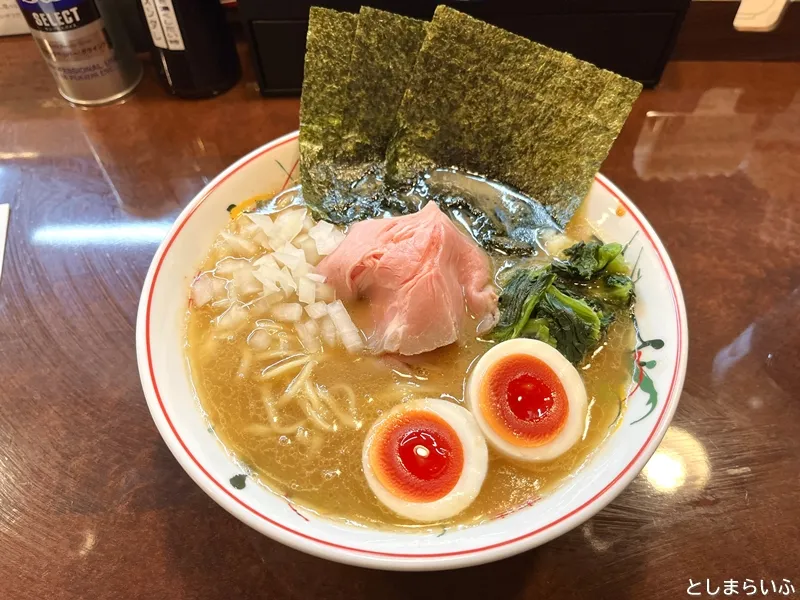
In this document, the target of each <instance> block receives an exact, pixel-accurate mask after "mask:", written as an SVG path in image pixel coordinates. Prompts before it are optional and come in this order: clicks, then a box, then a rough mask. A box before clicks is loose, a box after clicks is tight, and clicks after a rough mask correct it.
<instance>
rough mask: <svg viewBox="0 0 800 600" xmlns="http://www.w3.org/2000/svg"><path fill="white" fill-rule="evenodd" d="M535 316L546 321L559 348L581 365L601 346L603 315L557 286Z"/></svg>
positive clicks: (552, 287) (540, 304)
mask: <svg viewBox="0 0 800 600" xmlns="http://www.w3.org/2000/svg"><path fill="white" fill-rule="evenodd" d="M536 315H537V317H538V318H542V319H544V320H545V322H546V323H547V327H548V330H549V333H550V335H551V336H552V337H553V338H554V339H555V340H556V348H558V351H559V352H561V354H563V355H564V356H566V357H567V360H569V361H570V362H572V363H579V362H580V361H581V360H583V357H584V356H586V355H587V354H588V353H589V352H590V351H592V350H593V349H594V348H596V347H597V346H598V344H599V343H600V335H601V323H600V314H598V313H597V312H595V311H594V310H593V309H592V307H590V306H589V305H588V304H587V303H586V302H585V301H583V300H581V299H579V298H573V297H571V296H567V295H566V294H564V293H563V292H561V291H560V290H559V289H558V288H556V287H554V286H551V287H550V289H548V290H547V293H546V294H545V295H544V297H543V298H542V301H541V303H539V305H538V306H537V311H536Z"/></svg>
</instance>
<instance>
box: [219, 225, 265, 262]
mask: <svg viewBox="0 0 800 600" xmlns="http://www.w3.org/2000/svg"><path fill="white" fill-rule="evenodd" d="M220 236H221V237H222V239H223V240H225V244H227V246H228V248H230V249H231V251H232V252H235V253H237V254H240V255H242V256H247V257H250V256H253V254H255V253H256V252H258V246H256V245H255V244H254V243H253V242H251V241H250V240H248V239H247V238H245V237H242V236H238V235H233V234H232V233H229V232H227V231H222V232H220Z"/></svg>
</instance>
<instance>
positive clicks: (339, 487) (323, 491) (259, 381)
mask: <svg viewBox="0 0 800 600" xmlns="http://www.w3.org/2000/svg"><path fill="white" fill-rule="evenodd" d="M581 218H582V217H576V219H581ZM587 229H588V228H587V226H586V224H585V223H576V225H575V226H573V227H572V232H573V234H577V233H580V234H582V237H583V234H584V233H585V231H586V230H587ZM576 237H577V235H576ZM239 256H241V254H240V255H239ZM223 257H224V252H221V251H220V249H219V248H216V247H215V248H212V250H211V252H210V254H209V256H208V257H206V259H205V261H204V262H203V264H202V266H201V270H203V271H207V270H212V269H213V268H214V266H215V265H216V264H217V263H218V261H219V260H220V259H221V258H223ZM541 257H545V258H546V255H545V253H544V252H542V250H541V249H540V258H541ZM498 266H499V265H498ZM346 307H347V309H348V311H349V312H350V314H351V315H352V317H353V320H354V321H355V322H356V324H357V325H359V326H360V327H361V328H362V329H363V330H365V331H366V332H369V330H370V327H371V318H370V315H369V307H368V306H367V305H366V303H364V302H354V303H349V304H346ZM219 314H220V310H219V309H218V308H214V307H213V306H211V305H206V306H204V307H202V308H190V309H189V311H188V313H187V339H186V353H187V358H188V363H189V366H190V370H191V374H192V379H193V381H194V384H195V387H196V390H197V395H198V398H199V401H200V403H201V405H202V407H203V409H204V410H205V412H206V414H207V418H208V420H209V422H210V424H211V426H212V427H213V431H214V433H215V434H216V436H217V437H218V438H219V439H220V440H221V442H222V443H223V444H224V445H225V446H226V447H227V448H228V449H229V450H230V451H232V452H233V453H234V454H235V455H236V457H237V458H238V459H239V460H240V461H241V462H242V463H243V464H245V465H247V466H248V467H249V468H251V469H252V471H253V474H256V475H257V476H258V478H259V479H260V481H261V482H262V483H263V484H264V485H266V486H268V487H269V488H271V489H272V490H274V491H276V492H278V493H280V494H283V495H285V496H286V497H287V498H289V499H290V500H291V501H292V502H293V503H295V504H297V505H299V506H301V507H304V508H305V509H307V510H313V511H315V512H317V513H320V514H323V515H326V516H329V517H332V518H337V519H344V520H347V521H350V522H354V523H359V524H365V525H370V526H381V527H386V526H389V527H392V526H394V527H423V528H427V527H431V526H432V525H431V524H426V525H418V524H414V523H411V522H409V521H405V520H404V519H402V518H400V517H398V516H396V515H395V514H393V513H392V512H390V511H389V510H388V509H386V508H384V507H383V506H382V505H381V504H379V502H378V501H377V500H376V499H375V497H374V495H373V494H372V492H371V491H370V489H369V488H368V486H367V483H366V480H365V478H364V475H363V472H362V467H361V450H362V444H363V441H364V438H365V436H366V433H367V431H368V429H369V427H370V426H371V424H372V423H373V422H374V421H375V420H376V419H377V418H378V417H379V416H380V415H381V414H382V413H383V412H385V411H387V410H389V409H390V408H391V407H393V406H394V405H396V404H397V403H399V402H402V401H404V400H406V399H409V398H421V397H441V398H445V399H449V400H451V401H453V402H457V403H459V404H461V405H463V389H464V382H465V379H466V376H467V374H468V372H469V369H470V366H471V365H472V363H473V362H474V361H475V359H476V358H477V357H479V356H480V355H481V354H482V353H483V352H485V351H486V349H487V348H488V347H489V343H487V342H483V341H480V340H477V339H475V337H474V334H468V335H465V336H463V338H462V339H463V341H462V342H460V343H457V344H453V345H451V346H448V347H445V348H440V349H439V350H437V351H434V352H432V353H429V354H427V355H424V356H420V357H413V359H411V360H409V361H407V362H410V363H411V364H406V363H402V362H398V361H395V360H392V359H388V360H387V359H382V358H379V357H374V356H369V355H366V354H362V355H353V354H349V353H348V352H347V351H346V350H345V349H344V348H342V347H338V348H335V349H330V348H326V349H325V350H324V351H323V352H322V353H319V354H318V355H317V356H316V357H315V358H314V361H315V362H316V363H317V364H316V365H315V366H314V369H313V375H312V376H313V381H314V384H315V385H316V386H318V387H319V388H321V389H323V390H327V391H328V392H329V393H331V394H333V395H334V396H336V397H338V398H340V399H343V398H344V397H345V396H346V394H347V390H346V388H347V387H349V388H350V389H351V390H352V392H353V393H354V394H355V398H356V402H355V419H356V420H357V423H358V425H360V426H359V427H352V426H346V425H343V424H342V423H341V422H340V421H337V419H336V417H335V415H333V414H331V413H330V412H328V415H327V416H328V418H329V420H330V421H331V422H333V423H334V424H335V425H334V428H333V429H332V430H330V431H322V430H321V429H320V428H319V427H316V426H315V425H314V424H313V423H310V422H309V421H308V418H307V417H306V415H305V414H304V413H303V411H301V410H300V408H299V407H298V406H297V405H296V403H292V402H286V403H284V404H283V405H282V406H279V404H280V400H279V399H280V398H281V396H282V395H283V393H284V391H285V390H286V388H287V387H288V386H289V384H290V383H291V382H292V380H293V379H294V378H295V376H296V375H297V370H292V371H290V372H287V373H286V374H284V375H281V376H278V377H274V378H271V379H267V380H264V379H263V377H262V372H263V371H264V370H265V369H267V370H269V369H268V367H270V365H272V364H273V363H275V362H276V360H279V357H276V356H275V352H274V351H273V349H274V348H275V347H276V346H274V345H273V346H272V347H271V348H270V350H268V351H262V352H254V351H253V350H252V348H251V347H250V346H249V345H248V336H250V335H251V333H252V331H253V330H254V329H255V328H257V327H259V326H263V325H266V326H268V327H270V328H271V329H270V331H272V332H273V338H274V339H275V340H277V342H278V344H279V347H280V348H281V350H282V351H283V355H286V354H287V353H288V354H289V355H295V354H297V355H302V354H303V353H304V351H303V348H302V345H301V344H300V342H299V340H298V339H297V337H296V336H295V335H294V333H293V330H292V327H291V326H286V325H285V324H284V325H280V324H276V323H275V322H274V321H270V320H264V319H267V317H266V316H265V315H257V314H251V315H250V316H249V321H248V323H247V324H246V325H243V326H242V327H240V328H239V329H237V330H235V331H233V332H225V333H220V332H219V331H217V330H216V328H215V325H214V319H215V318H217V317H218V316H219ZM474 325H475V324H474V323H471V326H472V331H474ZM279 327H280V328H282V329H283V331H281V332H278V331H277V329H278V328H279ZM632 343H633V328H632V324H631V322H630V321H629V320H628V319H624V320H619V321H618V322H616V323H615V324H614V325H612V327H611V329H610V330H609V335H608V338H607V341H606V343H605V344H604V345H603V346H602V347H601V348H600V350H599V351H598V352H596V353H595V355H594V356H593V357H592V358H591V360H590V362H587V363H586V364H584V365H581V366H580V367H579V371H580V373H581V375H582V376H583V379H584V383H585V385H586V391H587V396H588V398H589V413H588V417H587V422H586V427H585V431H584V436H583V438H582V439H581V441H580V442H579V443H578V444H576V445H575V446H574V447H573V448H572V449H571V450H570V451H568V452H567V453H566V454H565V455H563V456H561V457H560V458H558V459H557V460H555V461H553V462H551V463H546V464H536V465H532V464H523V463H516V462H513V461H511V460H509V459H507V458H504V457H502V456H500V455H498V454H497V453H495V452H494V451H493V450H492V449H491V448H490V463H489V471H488V475H487V477H486V480H485V482H484V484H483V487H482V491H481V493H480V495H479V496H478V498H477V499H476V500H475V502H473V503H472V504H471V505H470V506H469V507H468V508H467V509H466V510H465V511H463V512H462V513H460V514H458V515H456V516H455V517H454V518H453V519H451V520H449V521H443V522H441V523H438V524H434V525H435V526H439V525H443V526H448V527H449V526H452V525H467V524H474V523H478V522H481V521H483V520H486V519H490V518H492V517H495V516H497V515H500V514H502V513H505V512H508V511H511V510H514V509H515V508H518V507H520V506H523V505H525V504H526V503H529V502H532V501H534V500H535V499H536V498H537V497H538V496H539V495H541V494H542V493H545V492H546V491H547V490H548V489H551V488H553V487H554V486H556V485H557V484H558V483H559V482H560V481H562V480H563V479H564V478H566V477H568V476H569V475H570V474H571V473H574V472H575V470H576V469H578V468H580V466H581V465H582V464H584V463H585V461H586V459H587V457H588V456H589V455H590V454H591V453H592V452H593V451H594V450H595V449H596V448H597V447H598V446H599V444H600V443H601V442H602V440H603V439H604V438H605V437H606V436H607V435H609V434H610V433H611V432H612V430H613V428H614V426H615V423H616V422H617V420H618V417H619V416H620V414H621V411H622V410H623V406H624V397H625V394H626V391H627V389H628V385H629V382H630V377H631V365H632V353H631V348H632ZM283 360H284V361H285V360H287V359H286V358H285V357H284V358H283ZM265 398H266V399H268V400H270V403H271V406H272V409H271V410H272V411H273V412H272V413H270V409H269V408H268V407H267V403H265ZM276 416H277V418H278V422H277V424H276V426H277V428H279V429H280V431H279V432H274V431H272V430H271V429H270V428H269V427H267V426H266V425H265V424H266V423H268V422H269V421H270V419H271V418H272V417H276Z"/></svg>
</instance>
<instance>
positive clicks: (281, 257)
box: [272, 250, 305, 269]
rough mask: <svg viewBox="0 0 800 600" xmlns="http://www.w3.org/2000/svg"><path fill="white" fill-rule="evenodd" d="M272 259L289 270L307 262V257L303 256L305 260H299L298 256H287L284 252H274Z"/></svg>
mask: <svg viewBox="0 0 800 600" xmlns="http://www.w3.org/2000/svg"><path fill="white" fill-rule="evenodd" d="M272 258H274V259H275V260H276V261H277V262H278V264H279V265H281V266H282V267H288V268H289V269H295V268H297V266H298V265H299V264H300V262H301V261H302V262H305V256H303V258H298V257H297V256H294V255H293V254H287V253H285V252H283V251H282V250H281V251H278V252H273V253H272Z"/></svg>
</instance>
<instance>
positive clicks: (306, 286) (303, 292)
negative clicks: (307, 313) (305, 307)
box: [297, 277, 317, 304]
mask: <svg viewBox="0 0 800 600" xmlns="http://www.w3.org/2000/svg"><path fill="white" fill-rule="evenodd" d="M316 291H317V284H316V283H314V282H313V281H311V280H310V279H308V278H307V277H301V278H300V279H299V280H298V281H297V298H298V299H299V300H300V302H301V304H314V298H315V294H316Z"/></svg>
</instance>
